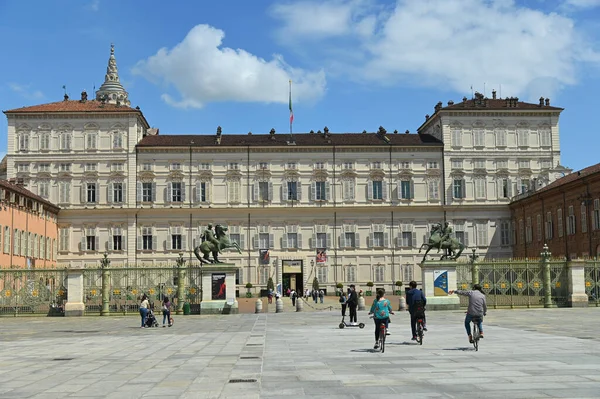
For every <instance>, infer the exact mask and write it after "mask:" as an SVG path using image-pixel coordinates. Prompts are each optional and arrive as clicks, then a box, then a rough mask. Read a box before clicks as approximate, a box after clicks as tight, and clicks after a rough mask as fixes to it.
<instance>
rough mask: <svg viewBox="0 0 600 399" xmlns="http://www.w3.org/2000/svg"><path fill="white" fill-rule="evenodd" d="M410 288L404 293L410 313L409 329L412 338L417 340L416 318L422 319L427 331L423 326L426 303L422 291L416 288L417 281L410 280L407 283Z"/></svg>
mask: <svg viewBox="0 0 600 399" xmlns="http://www.w3.org/2000/svg"><path fill="white" fill-rule="evenodd" d="M408 286H409V287H410V290H409V291H408V292H407V293H406V305H407V307H408V312H409V313H410V330H411V332H412V340H413V341H416V340H417V319H423V330H424V331H427V327H425V305H427V298H425V294H424V293H423V291H421V290H418V289H417V282H416V281H411V282H410V283H408Z"/></svg>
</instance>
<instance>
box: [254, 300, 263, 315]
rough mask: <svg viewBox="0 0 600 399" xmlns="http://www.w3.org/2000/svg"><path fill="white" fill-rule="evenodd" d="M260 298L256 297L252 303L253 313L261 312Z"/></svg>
mask: <svg viewBox="0 0 600 399" xmlns="http://www.w3.org/2000/svg"><path fill="white" fill-rule="evenodd" d="M262 305H263V304H262V299H260V298H258V299H257V300H256V303H255V304H254V313H262V308H263V307H262Z"/></svg>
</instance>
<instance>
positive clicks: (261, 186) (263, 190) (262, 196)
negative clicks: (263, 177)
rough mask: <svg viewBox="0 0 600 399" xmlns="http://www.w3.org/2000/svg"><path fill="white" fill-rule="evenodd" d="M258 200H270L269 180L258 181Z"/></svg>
mask: <svg viewBox="0 0 600 399" xmlns="http://www.w3.org/2000/svg"><path fill="white" fill-rule="evenodd" d="M258 200H259V201H270V198H269V182H266V181H261V182H258Z"/></svg>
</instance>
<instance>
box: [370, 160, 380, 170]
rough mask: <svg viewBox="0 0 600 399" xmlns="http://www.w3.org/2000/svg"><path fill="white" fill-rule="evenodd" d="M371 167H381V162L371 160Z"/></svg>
mask: <svg viewBox="0 0 600 399" xmlns="http://www.w3.org/2000/svg"><path fill="white" fill-rule="evenodd" d="M371 169H381V162H379V161H377V162H371Z"/></svg>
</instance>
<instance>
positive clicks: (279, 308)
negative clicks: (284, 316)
mask: <svg viewBox="0 0 600 399" xmlns="http://www.w3.org/2000/svg"><path fill="white" fill-rule="evenodd" d="M281 312H283V300H282V299H281V298H277V300H276V301H275V313H281Z"/></svg>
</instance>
